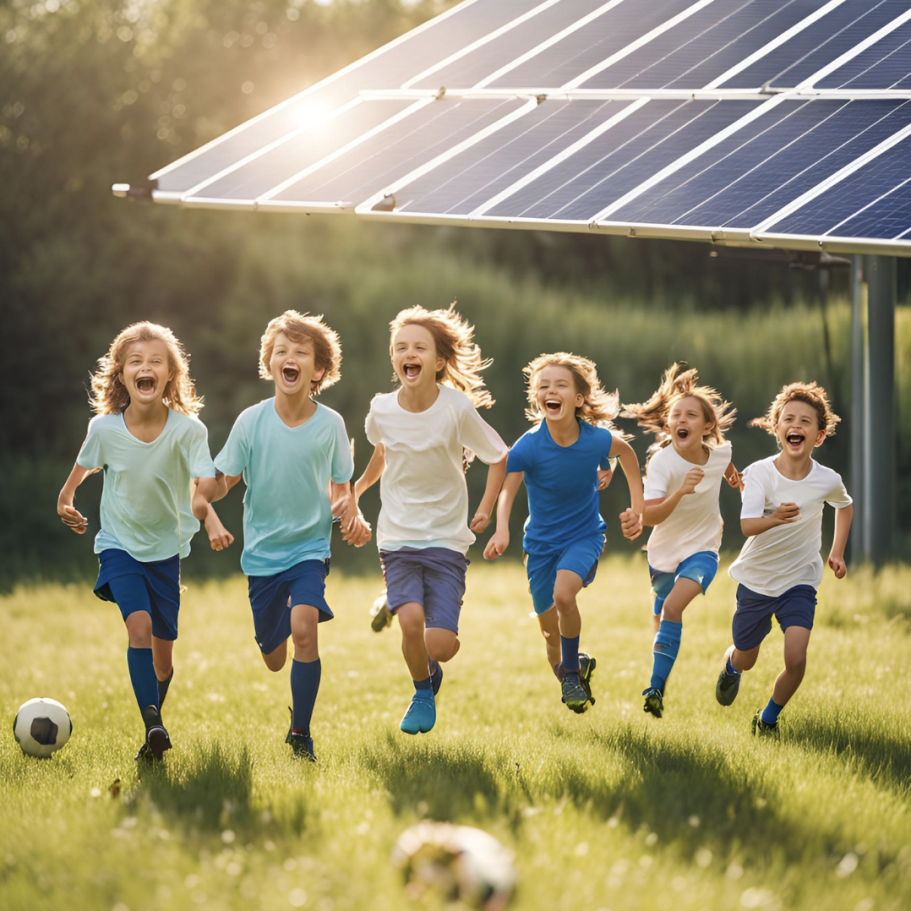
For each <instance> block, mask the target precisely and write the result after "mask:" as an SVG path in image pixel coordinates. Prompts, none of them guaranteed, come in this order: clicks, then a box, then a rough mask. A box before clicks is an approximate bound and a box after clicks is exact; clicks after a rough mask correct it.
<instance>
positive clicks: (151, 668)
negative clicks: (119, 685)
mask: <svg viewBox="0 0 911 911" xmlns="http://www.w3.org/2000/svg"><path fill="white" fill-rule="evenodd" d="M127 667H128V668H129V669H130V682H131V683H132V684H133V692H134V693H135V694H136V702H137V703H139V711H140V712H141V711H143V710H144V709H146V708H148V707H149V706H150V705H154V706H155V708H156V709H160V708H161V701H160V700H159V698H158V678H157V677H156V676H155V662H154V661H153V660H152V649H150V648H133V646H132V645H131V646H129V647H128V648H127Z"/></svg>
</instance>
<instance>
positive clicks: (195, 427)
mask: <svg viewBox="0 0 911 911" xmlns="http://www.w3.org/2000/svg"><path fill="white" fill-rule="evenodd" d="M190 427H191V428H192V431H191V435H190V439H189V441H188V442H189V452H188V453H187V463H188V465H189V467H190V477H193V478H214V477H215V462H213V461H212V454H211V453H210V452H209V431H208V430H207V429H206V425H205V424H203V423H202V421H199V420H197V419H195V418H194V419H192V423H191V424H190Z"/></svg>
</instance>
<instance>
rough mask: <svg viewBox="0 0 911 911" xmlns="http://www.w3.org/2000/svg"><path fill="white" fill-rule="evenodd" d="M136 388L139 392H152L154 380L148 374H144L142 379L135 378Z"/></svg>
mask: <svg viewBox="0 0 911 911" xmlns="http://www.w3.org/2000/svg"><path fill="white" fill-rule="evenodd" d="M136 388H137V389H138V390H139V391H140V392H154V391H155V380H153V379H152V378H151V377H150V376H144V377H142V379H139V380H136Z"/></svg>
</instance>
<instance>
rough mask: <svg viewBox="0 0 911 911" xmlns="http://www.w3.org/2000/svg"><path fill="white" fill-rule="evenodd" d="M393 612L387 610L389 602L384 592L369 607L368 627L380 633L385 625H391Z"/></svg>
mask: <svg viewBox="0 0 911 911" xmlns="http://www.w3.org/2000/svg"><path fill="white" fill-rule="evenodd" d="M393 616H394V615H393V613H392V611H391V610H389V604H388V603H387V601H386V592H385V591H384V592H383V594H381V595H380V596H379V598H377V599H376V601H374V602H373V607H371V608H370V618H371V619H370V628H371V629H372V630H373V631H374V632H375V633H381V632H382V631H383V630H384V629H386V627H387V626H392V618H393Z"/></svg>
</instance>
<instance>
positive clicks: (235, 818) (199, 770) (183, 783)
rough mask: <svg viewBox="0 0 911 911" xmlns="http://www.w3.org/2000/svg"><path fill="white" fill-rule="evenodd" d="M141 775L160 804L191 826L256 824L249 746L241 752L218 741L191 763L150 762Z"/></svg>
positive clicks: (216, 827) (168, 813) (162, 809)
mask: <svg viewBox="0 0 911 911" xmlns="http://www.w3.org/2000/svg"><path fill="white" fill-rule="evenodd" d="M140 779H141V781H142V784H143V786H144V790H145V793H146V795H147V796H148V799H149V800H150V801H151V802H152V803H153V804H154V805H155V807H156V809H157V810H158V811H159V812H161V813H162V814H163V815H164V816H168V817H171V818H173V819H175V820H176V821H179V822H181V823H183V824H185V825H187V826H190V827H195V828H198V829H203V830H210V831H221V830H223V829H232V830H242V831H249V830H250V829H251V828H252V827H253V825H254V815H253V808H252V804H251V796H252V793H253V762H252V760H251V758H250V755H249V753H248V752H247V749H246V747H244V748H242V749H241V750H240V752H239V753H238V754H237V755H236V756H231V755H228V754H227V753H225V752H224V751H223V750H222V748H221V747H220V746H219V745H217V744H216V745H215V746H212V747H200V748H199V749H198V750H197V751H196V754H195V755H194V756H193V757H192V758H191V759H190V762H189V763H188V766H186V767H181V766H176V767H174V768H173V769H172V768H171V767H170V766H169V765H168V763H167V762H164V763H160V764H157V765H146V766H143V767H142V768H141V770H140Z"/></svg>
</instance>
